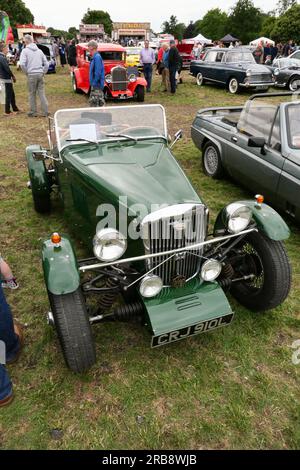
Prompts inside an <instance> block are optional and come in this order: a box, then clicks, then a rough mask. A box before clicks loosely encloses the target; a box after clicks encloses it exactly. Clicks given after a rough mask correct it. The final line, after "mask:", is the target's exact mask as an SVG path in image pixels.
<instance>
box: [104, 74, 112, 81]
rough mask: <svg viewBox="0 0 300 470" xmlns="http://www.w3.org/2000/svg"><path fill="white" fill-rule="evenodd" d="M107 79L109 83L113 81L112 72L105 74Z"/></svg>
mask: <svg viewBox="0 0 300 470" xmlns="http://www.w3.org/2000/svg"><path fill="white" fill-rule="evenodd" d="M105 81H106V82H107V83H111V82H112V76H111V74H110V73H108V74H107V75H105Z"/></svg>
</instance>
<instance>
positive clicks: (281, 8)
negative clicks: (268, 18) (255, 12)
mask: <svg viewBox="0 0 300 470" xmlns="http://www.w3.org/2000/svg"><path fill="white" fill-rule="evenodd" d="M294 5H297V0H279V2H278V3H277V5H276V11H277V12H278V14H279V16H281V15H283V14H284V13H285V12H286V11H287V10H288V9H289V8H290V7H292V6H294Z"/></svg>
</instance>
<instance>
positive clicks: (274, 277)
mask: <svg viewBox="0 0 300 470" xmlns="http://www.w3.org/2000/svg"><path fill="white" fill-rule="evenodd" d="M233 267H234V269H235V272H236V274H237V277H242V276H250V275H251V276H252V277H251V278H250V279H249V280H248V281H243V282H240V283H234V284H233V285H232V288H231V293H232V295H233V296H234V297H235V298H236V299H237V300H238V301H239V302H240V303H241V304H242V305H244V306H245V307H247V308H249V309H250V310H254V311H262V310H270V309H273V308H275V307H277V306H278V305H280V304H281V303H282V302H283V301H284V300H285V299H286V297H287V296H288V294H289V291H290V288H291V278H292V273H291V266H290V263H289V259H288V256H287V253H286V250H285V247H284V245H283V243H282V242H280V241H274V240H270V239H269V238H267V237H266V236H264V235H263V234H262V233H260V232H256V233H250V234H249V235H247V237H245V238H244V240H243V241H242V243H241V245H240V246H239V247H238V256H237V257H235V261H234V263H233Z"/></svg>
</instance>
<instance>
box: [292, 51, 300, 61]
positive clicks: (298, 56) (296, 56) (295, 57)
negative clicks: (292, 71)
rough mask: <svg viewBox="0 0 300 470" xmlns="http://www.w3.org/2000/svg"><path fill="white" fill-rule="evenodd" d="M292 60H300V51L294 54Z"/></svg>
mask: <svg viewBox="0 0 300 470" xmlns="http://www.w3.org/2000/svg"><path fill="white" fill-rule="evenodd" d="M292 59H300V51H297V52H294V54H293V55H292Z"/></svg>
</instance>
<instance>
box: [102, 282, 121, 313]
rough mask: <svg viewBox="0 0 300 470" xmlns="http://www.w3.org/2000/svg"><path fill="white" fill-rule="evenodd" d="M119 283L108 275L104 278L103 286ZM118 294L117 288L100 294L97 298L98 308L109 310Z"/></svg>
mask: <svg viewBox="0 0 300 470" xmlns="http://www.w3.org/2000/svg"><path fill="white" fill-rule="evenodd" d="M118 285H119V282H118V281H117V280H116V279H113V278H112V277H108V278H107V280H106V284H105V287H107V288H110V287H111V288H114V287H116V286H118ZM118 295H119V292H118V290H112V291H111V292H107V293H106V294H103V295H101V297H100V300H99V310H100V311H104V312H105V311H107V310H109V309H110V308H111V307H112V305H113V304H114V303H115V301H116V299H117V297H118Z"/></svg>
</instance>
